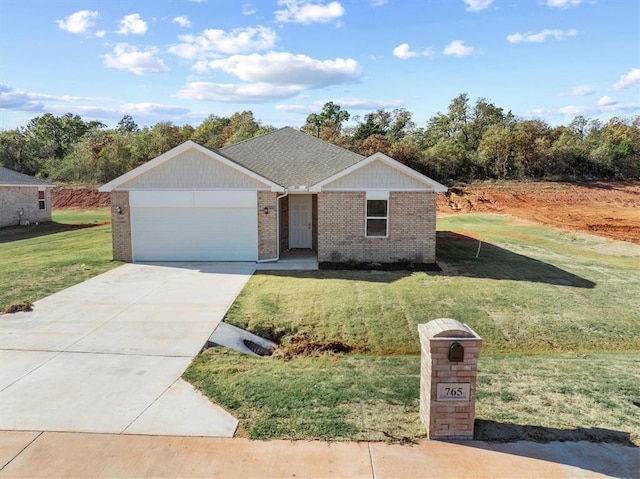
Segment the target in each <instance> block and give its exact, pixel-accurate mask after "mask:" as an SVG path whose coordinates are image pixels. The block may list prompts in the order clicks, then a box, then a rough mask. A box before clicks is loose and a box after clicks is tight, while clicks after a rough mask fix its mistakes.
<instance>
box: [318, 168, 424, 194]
mask: <svg viewBox="0 0 640 479" xmlns="http://www.w3.org/2000/svg"><path fill="white" fill-rule="evenodd" d="M376 188H385V189H390V190H394V189H415V190H429V189H430V187H429V186H428V185H425V184H424V183H422V182H420V181H418V180H416V179H415V178H411V177H410V176H408V175H406V174H404V173H403V172H401V171H399V170H397V169H395V168H392V167H390V166H388V165H386V164H384V163H383V162H382V161H374V162H372V163H370V164H368V165H367V166H364V167H362V168H360V169H358V170H356V171H354V172H353V173H351V174H349V175H347V176H343V177H342V178H338V179H337V180H335V181H332V182H331V183H328V184H326V185H324V186H323V188H322V189H323V190H324V191H330V190H333V189H338V190H341V189H353V190H369V189H376Z"/></svg>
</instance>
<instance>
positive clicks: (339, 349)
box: [273, 334, 357, 359]
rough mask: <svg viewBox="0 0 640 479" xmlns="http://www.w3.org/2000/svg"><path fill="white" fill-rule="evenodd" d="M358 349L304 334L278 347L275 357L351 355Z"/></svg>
mask: <svg viewBox="0 0 640 479" xmlns="http://www.w3.org/2000/svg"><path fill="white" fill-rule="evenodd" d="M356 349H357V348H354V347H352V346H350V345H348V344H346V343H343V342H342V341H316V340H315V339H310V338H308V337H307V336H306V335H304V334H296V335H295V336H293V337H292V338H291V340H290V341H289V342H287V343H285V344H282V345H280V346H278V348H277V349H276V350H275V351H274V353H273V356H274V357H276V358H278V359H293V358H302V357H316V356H323V355H325V354H340V353H350V352H355V350H356Z"/></svg>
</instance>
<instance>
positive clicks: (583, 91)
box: [568, 85, 595, 96]
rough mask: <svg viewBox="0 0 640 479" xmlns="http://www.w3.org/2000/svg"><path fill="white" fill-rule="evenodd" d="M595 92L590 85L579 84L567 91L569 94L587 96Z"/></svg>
mask: <svg viewBox="0 0 640 479" xmlns="http://www.w3.org/2000/svg"><path fill="white" fill-rule="evenodd" d="M594 92H595V89H594V88H593V87H592V86H591V85H579V86H577V87H575V88H572V89H571V91H569V93H568V95H569V96H587V95H591V94H592V93H594Z"/></svg>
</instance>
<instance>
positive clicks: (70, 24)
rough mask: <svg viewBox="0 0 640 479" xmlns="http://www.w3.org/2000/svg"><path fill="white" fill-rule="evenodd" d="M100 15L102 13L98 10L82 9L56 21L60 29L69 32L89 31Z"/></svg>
mask: <svg viewBox="0 0 640 479" xmlns="http://www.w3.org/2000/svg"><path fill="white" fill-rule="evenodd" d="M99 16H100V14H99V13H98V12H96V11H91V10H80V11H78V12H76V13H73V14H71V15H69V16H68V17H66V18H65V19H64V20H56V23H57V24H58V27H59V28H60V29H62V30H65V31H67V32H69V33H76V34H77V33H88V32H89V30H90V29H91V27H93V26H94V25H95V23H96V22H95V20H96V19H97V18H98V17H99Z"/></svg>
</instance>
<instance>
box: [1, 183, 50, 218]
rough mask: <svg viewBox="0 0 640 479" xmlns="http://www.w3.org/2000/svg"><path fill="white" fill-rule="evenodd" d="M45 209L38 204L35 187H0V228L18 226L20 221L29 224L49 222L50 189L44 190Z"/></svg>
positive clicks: (36, 188)
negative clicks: (20, 212) (21, 212)
mask: <svg viewBox="0 0 640 479" xmlns="http://www.w3.org/2000/svg"><path fill="white" fill-rule="evenodd" d="M44 191H45V194H44V195H45V209H43V210H41V209H40V207H39V203H38V187H37V186H0V227H3V226H11V225H18V224H19V223H20V215H19V214H18V211H20V210H21V209H22V211H24V214H23V215H22V219H23V220H26V221H29V223H31V224H35V223H39V222H44V221H51V188H45V190H44Z"/></svg>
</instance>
